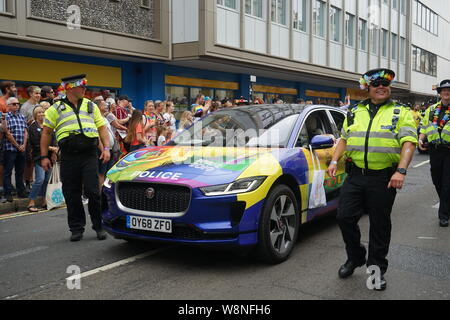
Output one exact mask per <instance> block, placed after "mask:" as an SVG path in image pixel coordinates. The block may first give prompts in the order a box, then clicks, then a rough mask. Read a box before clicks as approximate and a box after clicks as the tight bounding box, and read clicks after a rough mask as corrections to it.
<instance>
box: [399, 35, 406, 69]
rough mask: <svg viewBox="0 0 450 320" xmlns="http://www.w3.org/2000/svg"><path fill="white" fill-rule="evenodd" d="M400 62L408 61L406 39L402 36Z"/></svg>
mask: <svg viewBox="0 0 450 320" xmlns="http://www.w3.org/2000/svg"><path fill="white" fill-rule="evenodd" d="M400 62H401V63H405V62H406V39H405V38H403V37H400Z"/></svg>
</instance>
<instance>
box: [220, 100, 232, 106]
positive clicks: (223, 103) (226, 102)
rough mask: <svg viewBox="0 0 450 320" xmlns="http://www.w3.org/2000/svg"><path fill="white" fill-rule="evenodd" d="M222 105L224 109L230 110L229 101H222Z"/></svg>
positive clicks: (230, 104)
mask: <svg viewBox="0 0 450 320" xmlns="http://www.w3.org/2000/svg"><path fill="white" fill-rule="evenodd" d="M222 105H223V107H224V108H231V107H233V103H232V102H231V101H230V100H229V99H225V100H223V101H222Z"/></svg>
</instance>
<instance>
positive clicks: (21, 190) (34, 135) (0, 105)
mask: <svg viewBox="0 0 450 320" xmlns="http://www.w3.org/2000/svg"><path fill="white" fill-rule="evenodd" d="M0 89H1V92H2V95H1V96H0V118H1V119H2V121H1V126H0V131H1V132H0V135H1V137H0V150H1V151H0V192H1V193H2V199H1V201H2V202H12V201H13V195H15V194H16V195H17V196H18V197H19V198H29V199H30V202H29V207H28V210H29V211H32V212H35V211H38V210H39V209H38V208H37V207H36V200H37V198H39V197H43V203H42V207H43V208H44V209H45V208H46V205H45V190H46V186H47V183H48V180H49V176H50V174H51V172H50V171H47V172H45V171H44V170H43V169H42V167H41V166H40V162H39V156H40V135H41V132H42V129H43V122H44V118H45V116H44V113H45V111H46V110H47V109H48V108H50V106H51V105H53V103H55V102H56V101H57V100H58V99H59V98H60V97H58V95H57V93H56V92H55V90H54V89H53V88H52V87H51V86H42V87H38V86H30V87H28V89H27V93H28V97H29V98H28V100H27V101H26V102H24V103H23V104H22V105H21V104H20V102H19V100H18V98H17V88H16V86H15V83H14V82H12V81H3V82H2V83H1V84H0ZM92 101H93V102H94V103H96V104H97V105H98V107H99V109H100V111H101V113H102V115H103V117H104V118H105V120H106V123H107V127H108V132H109V135H110V146H111V159H110V161H109V162H108V163H106V164H104V163H102V162H101V161H99V182H100V185H102V184H103V181H104V179H105V175H106V173H107V171H108V170H109V169H110V168H111V167H112V166H113V165H114V163H115V162H117V161H118V159H119V158H120V157H122V156H123V155H124V154H126V153H128V152H131V151H134V150H137V149H140V148H143V147H146V146H162V145H164V144H166V143H168V142H169V141H170V140H171V139H172V138H173V137H174V135H175V134H177V132H179V131H182V130H184V129H186V128H188V127H190V126H191V125H192V124H193V123H194V122H195V121H196V119H200V118H201V117H203V116H205V115H207V114H208V113H211V112H214V111H217V110H219V109H223V108H233V107H237V106H242V105H249V104H253V105H257V104H264V103H265V102H264V101H263V100H262V99H261V98H256V97H255V98H254V99H253V101H248V100H246V99H245V98H243V97H241V98H239V99H224V100H219V99H211V98H210V97H206V96H204V95H203V94H198V95H197V96H196V98H195V100H194V101H192V102H193V103H192V104H190V105H189V107H188V108H187V109H186V110H182V111H178V112H175V106H174V103H173V102H172V101H161V100H156V101H153V100H148V101H146V102H145V104H144V106H143V110H142V111H141V110H140V109H138V108H135V107H134V106H133V100H132V99H131V98H130V97H128V96H127V95H119V96H118V97H117V98H114V97H113V96H112V95H111V93H110V92H109V91H108V90H104V91H102V92H101V93H99V94H98V95H97V96H95V97H94V98H93V99H92ZM274 103H275V104H283V103H284V102H283V100H282V99H276V100H275V101H274ZM296 103H299V104H307V105H308V104H309V105H312V104H313V101H305V100H303V99H299V100H297V101H296ZM349 105H350V97H346V101H345V102H340V103H339V106H340V107H341V108H344V109H345V108H348V106H349ZM426 108H427V105H422V106H421V105H416V106H414V118H415V120H416V121H417V124H419V123H420V120H421V118H422V116H423V113H424V112H425V110H426ZM101 148H102V146H101V143H100V145H99V154H100V153H101ZM50 151H51V152H52V161H53V162H56V161H57V154H58V146H57V143H56V139H54V141H53V143H52V145H51V147H50ZM13 170H15V182H16V183H15V187H14V186H13V185H12V181H11V180H12V174H13Z"/></svg>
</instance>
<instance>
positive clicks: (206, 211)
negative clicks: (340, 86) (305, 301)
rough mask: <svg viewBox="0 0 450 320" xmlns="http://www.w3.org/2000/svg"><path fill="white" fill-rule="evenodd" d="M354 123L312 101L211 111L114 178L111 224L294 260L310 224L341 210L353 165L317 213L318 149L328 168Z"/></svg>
mask: <svg viewBox="0 0 450 320" xmlns="http://www.w3.org/2000/svg"><path fill="white" fill-rule="evenodd" d="M344 119H345V113H344V112H343V111H341V110H339V109H337V108H334V107H328V106H305V105H255V106H243V107H237V108H229V109H222V110H219V111H217V112H214V113H212V114H209V115H207V116H206V117H204V118H203V119H202V120H201V121H198V122H196V123H195V124H194V125H193V126H191V127H190V128H189V129H186V130H185V131H183V132H181V133H180V134H178V135H177V136H176V137H175V138H174V139H173V140H172V141H171V142H169V143H168V144H167V145H165V146H162V147H149V148H144V149H141V150H138V151H136V152H132V153H129V154H128V155H127V156H126V157H124V158H123V159H121V160H120V161H119V162H118V163H117V164H116V165H115V166H114V167H113V168H112V169H111V170H110V171H109V172H108V174H107V179H106V181H105V184H104V187H103V198H104V199H103V200H104V201H102V202H103V204H104V205H103V212H102V214H103V222H104V228H105V230H106V231H107V232H109V233H110V234H112V235H113V236H114V237H115V238H118V239H125V240H146V241H164V242H172V243H186V244H201V245H208V246H210V245H225V246H230V247H245V248H249V247H250V248H255V249H256V252H257V253H258V255H259V256H260V257H261V258H262V259H264V260H266V261H268V262H270V263H280V262H282V261H285V260H286V259H287V258H288V257H289V255H290V254H291V252H292V249H293V246H294V244H295V241H296V238H297V236H298V233H299V226H300V224H303V223H307V222H309V221H311V220H313V219H315V218H317V217H319V216H321V215H324V214H326V213H328V212H331V211H333V210H335V209H336V208H337V202H338V195H339V189H340V187H341V186H342V184H343V182H344V180H345V177H346V174H345V172H344V163H343V161H341V162H340V163H339V165H338V172H337V175H336V177H334V178H330V177H328V175H327V174H325V181H324V189H325V192H326V205H325V206H323V207H320V208H314V209H310V204H309V198H310V192H311V186H312V183H313V175H314V169H313V168H314V164H313V157H312V154H311V150H312V151H313V154H315V155H316V156H317V157H318V159H319V162H320V169H321V170H326V169H327V167H328V165H329V163H330V161H331V158H332V155H333V152H334V149H335V146H336V139H338V138H339V137H340V130H341V128H342V125H343V122H344ZM317 169H318V168H317Z"/></svg>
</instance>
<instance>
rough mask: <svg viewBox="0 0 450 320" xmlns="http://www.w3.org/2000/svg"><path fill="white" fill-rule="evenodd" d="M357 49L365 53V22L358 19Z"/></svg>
mask: <svg viewBox="0 0 450 320" xmlns="http://www.w3.org/2000/svg"><path fill="white" fill-rule="evenodd" d="M358 36H359V49H360V50H363V51H366V50H367V21H366V20H363V19H359V32H358Z"/></svg>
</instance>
